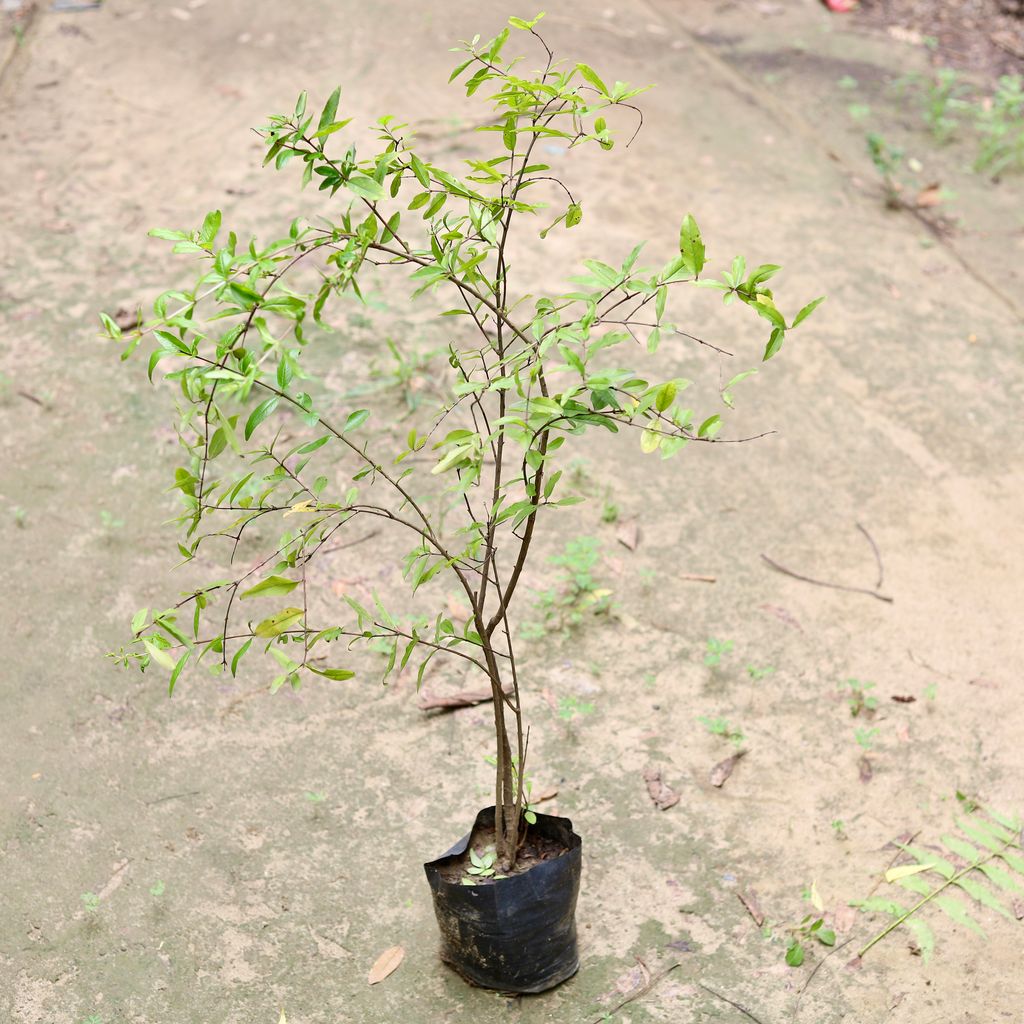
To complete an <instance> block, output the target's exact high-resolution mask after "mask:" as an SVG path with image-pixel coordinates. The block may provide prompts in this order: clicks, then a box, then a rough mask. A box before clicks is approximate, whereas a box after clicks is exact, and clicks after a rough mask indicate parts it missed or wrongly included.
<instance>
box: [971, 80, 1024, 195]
mask: <svg viewBox="0 0 1024 1024" xmlns="http://www.w3.org/2000/svg"><path fill="white" fill-rule="evenodd" d="M976 124H977V129H978V131H979V133H980V134H981V147H980V149H979V151H978V157H977V159H976V160H975V161H974V169H975V170H976V171H984V172H985V173H986V174H990V175H991V176H992V177H998V176H999V175H1000V174H1002V173H1003V172H1004V171H1009V170H1018V171H1024V78H1022V77H1021V76H1020V75H1003V76H1002V77H1001V78H1000V79H999V83H998V85H997V86H996V91H995V93H994V94H993V96H992V97H991V98H990V99H988V100H986V101H985V102H984V103H982V104H981V105H980V107H979V108H978V114H977V121H976Z"/></svg>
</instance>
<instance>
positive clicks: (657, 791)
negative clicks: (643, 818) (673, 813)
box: [644, 768, 679, 811]
mask: <svg viewBox="0 0 1024 1024" xmlns="http://www.w3.org/2000/svg"><path fill="white" fill-rule="evenodd" d="M644 782H646V783H647V794H648V796H650V798H651V800H652V801H653V802H654V806H655V807H657V808H658V810H659V811H667V810H668V809H669V808H670V807H675V805H676V804H677V803H679V794H678V793H677V792H676V791H675V790H674V789H672V787H671V786H669V785H667V784H666V783H665V782H663V781H662V778H661V772H660V770H659V769H657V768H647V769H645V771H644Z"/></svg>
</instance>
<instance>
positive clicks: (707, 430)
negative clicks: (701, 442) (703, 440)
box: [697, 413, 722, 437]
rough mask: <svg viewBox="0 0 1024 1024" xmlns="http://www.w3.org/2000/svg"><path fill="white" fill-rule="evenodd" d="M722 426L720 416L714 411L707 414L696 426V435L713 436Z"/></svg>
mask: <svg viewBox="0 0 1024 1024" xmlns="http://www.w3.org/2000/svg"><path fill="white" fill-rule="evenodd" d="M721 426H722V417H721V416H719V415H718V413H715V415H714V416H709V417H708V418H707V419H706V420H705V421H704V422H703V423H702V424H701V425H700V426H699V427H698V428H697V436H698V437H714V436H715V434H717V433H718V431H719V429H720V428H721Z"/></svg>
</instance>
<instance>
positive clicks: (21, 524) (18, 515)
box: [11, 505, 28, 530]
mask: <svg viewBox="0 0 1024 1024" xmlns="http://www.w3.org/2000/svg"><path fill="white" fill-rule="evenodd" d="M11 515H13V516H14V525H15V526H17V527H18V529H19V530H24V529H25V527H26V526H27V525H28V513H27V512H26V511H25V510H24V509H23V508H22V507H21V506H20V505H15V506H14V508H12V509H11Z"/></svg>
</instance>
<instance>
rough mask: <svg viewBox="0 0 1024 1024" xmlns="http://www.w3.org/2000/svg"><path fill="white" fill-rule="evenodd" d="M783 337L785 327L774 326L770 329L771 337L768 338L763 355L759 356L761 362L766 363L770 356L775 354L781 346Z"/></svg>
mask: <svg viewBox="0 0 1024 1024" xmlns="http://www.w3.org/2000/svg"><path fill="white" fill-rule="evenodd" d="M785 338H786V331H785V329H784V328H782V327H776V328H775V330H773V331H772V335H771V337H770V338H769V339H768V344H767V345H766V346H765V350H764V355H763V356H762V357H761V362H763V363H767V362H768V360H769V359H771V357H772V356H773V355H775V353H776V352H778V351H779V349H780V348H782V342H783V341H784V340H785Z"/></svg>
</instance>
